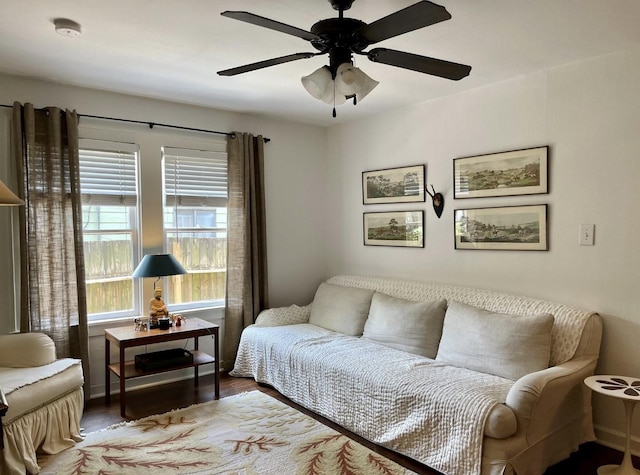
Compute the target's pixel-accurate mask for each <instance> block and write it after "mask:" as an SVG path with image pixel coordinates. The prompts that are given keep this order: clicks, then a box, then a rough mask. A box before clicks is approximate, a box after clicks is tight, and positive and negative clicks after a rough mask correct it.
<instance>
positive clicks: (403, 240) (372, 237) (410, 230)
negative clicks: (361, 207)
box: [363, 211, 424, 247]
mask: <svg viewBox="0 0 640 475" xmlns="http://www.w3.org/2000/svg"><path fill="white" fill-rule="evenodd" d="M363 221H364V222H363V229H364V245H365V246H394V247H424V211H391V212H385V213H383V212H379V213H363Z"/></svg>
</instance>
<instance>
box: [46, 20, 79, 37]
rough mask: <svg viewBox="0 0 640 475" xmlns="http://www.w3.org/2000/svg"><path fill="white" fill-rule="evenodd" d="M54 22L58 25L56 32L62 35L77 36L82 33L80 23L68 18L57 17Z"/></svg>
mask: <svg viewBox="0 0 640 475" xmlns="http://www.w3.org/2000/svg"><path fill="white" fill-rule="evenodd" d="M53 24H54V25H55V27H56V33H58V34H59V35H62V36H70V37H76V36H80V33H82V27H81V26H80V24H79V23H76V22H75V21H73V20H69V19H67V18H56V19H55V20H53Z"/></svg>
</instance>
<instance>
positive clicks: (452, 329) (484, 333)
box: [436, 302, 553, 380]
mask: <svg viewBox="0 0 640 475" xmlns="http://www.w3.org/2000/svg"><path fill="white" fill-rule="evenodd" d="M552 327H553V316H552V315H550V314H541V315H534V316H520V315H507V314H501V313H492V312H489V311H487V310H483V309H480V308H477V307H472V306H470V305H466V304H463V303H460V302H449V307H448V308H447V312H446V314H445V318H444V328H443V331H442V339H441V340H440V347H439V348H438V354H437V356H436V360H438V361H441V362H443V363H448V364H451V365H453V366H459V367H463V368H468V369H472V370H475V371H481V372H483V373H489V374H493V375H496V376H502V377H503V378H509V379H513V380H517V379H519V378H521V377H522V376H524V375H526V374H529V373H533V372H535V371H540V370H542V369H544V368H547V367H548V366H549V354H550V351H551V328H552Z"/></svg>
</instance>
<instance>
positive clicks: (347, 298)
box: [309, 283, 374, 336]
mask: <svg viewBox="0 0 640 475" xmlns="http://www.w3.org/2000/svg"><path fill="white" fill-rule="evenodd" d="M373 293H374V291H373V290H369V289H357V288H355V287H344V286H342V285H332V284H325V283H322V284H320V286H319V287H318V290H317V292H316V296H315V297H314V299H313V303H312V304H311V316H310V317H309V323H311V324H313V325H317V326H319V327H322V328H326V329H327V330H332V331H336V332H340V333H345V334H347V335H352V336H360V335H362V330H363V329H364V322H365V320H366V319H367V315H369V306H370V305H371V297H373Z"/></svg>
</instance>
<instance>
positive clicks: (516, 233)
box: [454, 205, 549, 251]
mask: <svg viewBox="0 0 640 475" xmlns="http://www.w3.org/2000/svg"><path fill="white" fill-rule="evenodd" d="M454 225H455V238H456V240H455V248H456V249H491V250H501V251H546V250H548V249H549V245H548V242H547V235H548V234H547V205H528V206H507V207H503V208H476V209H457V210H455V211H454Z"/></svg>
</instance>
